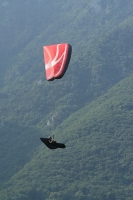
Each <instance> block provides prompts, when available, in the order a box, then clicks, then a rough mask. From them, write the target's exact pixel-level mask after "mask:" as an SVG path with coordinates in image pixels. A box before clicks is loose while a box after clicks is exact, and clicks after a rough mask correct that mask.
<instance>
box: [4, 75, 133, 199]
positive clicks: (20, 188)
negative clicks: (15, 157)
mask: <svg viewBox="0 0 133 200" xmlns="http://www.w3.org/2000/svg"><path fill="white" fill-rule="evenodd" d="M132 85H133V75H132V76H131V77H129V78H126V79H125V80H123V81H121V82H120V83H118V84H117V85H116V86H114V87H113V88H112V89H110V90H109V91H108V92H107V93H106V94H105V95H104V96H102V97H100V98H98V99H97V100H96V101H94V102H93V103H91V104H90V105H88V106H86V107H85V108H83V109H82V110H80V111H78V112H76V113H75V114H73V115H71V116H70V117H69V118H68V119H67V120H66V121H64V122H63V123H62V124H61V125H60V126H59V127H58V128H57V129H56V131H55V135H56V137H57V138H60V140H61V141H62V140H64V141H65V142H66V146H67V147H66V149H63V150H62V149H61V150H55V151H51V150H49V149H47V148H46V146H44V145H41V147H40V148H39V149H38V151H37V152H36V153H35V155H34V156H33V158H32V159H31V161H30V163H28V164H26V165H25V166H24V168H23V169H22V170H21V171H20V172H18V173H17V174H15V175H14V176H13V177H12V178H11V180H10V181H9V182H8V183H7V184H5V186H4V187H3V190H2V191H1V193H0V199H2V200H9V199H10V198H11V197H12V198H13V199H22V200H30V199H40V200H43V199H46V200H48V199H58V200H62V199H71V200H72V199H75V200H77V199H98V200H99V199H101V200H102V199H105V200H108V199H113V200H115V199H116V200H117V199H123V200H124V199H132V195H133V192H132V187H133V184H132V183H133V162H132V160H133V124H132V116H133V103H132V99H133V87H132ZM4 188H5V189H4Z"/></svg>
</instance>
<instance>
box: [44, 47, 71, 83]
mask: <svg viewBox="0 0 133 200" xmlns="http://www.w3.org/2000/svg"><path fill="white" fill-rule="evenodd" d="M71 51H72V47H71V45H70V44H67V43H63V44H55V45H50V46H44V47H43V53H44V64H45V71H46V78H47V80H49V81H51V80H54V79H60V78H62V77H63V75H64V74H65V72H66V70H67V67H68V64H69V61H70V57H71Z"/></svg>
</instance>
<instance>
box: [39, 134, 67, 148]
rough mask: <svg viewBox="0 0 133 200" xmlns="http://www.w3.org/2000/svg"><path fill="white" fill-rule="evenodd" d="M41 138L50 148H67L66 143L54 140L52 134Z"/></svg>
mask: <svg viewBox="0 0 133 200" xmlns="http://www.w3.org/2000/svg"><path fill="white" fill-rule="evenodd" d="M40 140H41V141H42V142H43V143H44V144H45V145H46V146H47V147H48V148H49V149H57V148H63V149H64V148H65V147H66V146H65V144H62V143H57V142H56V141H54V140H52V138H51V136H50V137H48V138H40Z"/></svg>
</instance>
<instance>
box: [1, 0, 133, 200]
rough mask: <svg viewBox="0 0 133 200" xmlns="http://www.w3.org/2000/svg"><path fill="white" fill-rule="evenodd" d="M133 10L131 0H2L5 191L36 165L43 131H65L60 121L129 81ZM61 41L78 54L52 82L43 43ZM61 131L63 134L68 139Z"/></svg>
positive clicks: (2, 155) (3, 164)
mask: <svg viewBox="0 0 133 200" xmlns="http://www.w3.org/2000/svg"><path fill="white" fill-rule="evenodd" d="M132 8H133V2H132V1H131V0H127V1H126V2H123V1H119V0H111V1H110V0H107V1H106V0H90V1H89V0H88V2H86V1H85V0H83V1H82V2H80V1H74V0H71V1H69V0H68V1H61V0H59V1H58V2H55V1H54V0H50V1H49V2H47V1H45V0H32V1H31V0H23V1H22V2H21V1H18V0H12V2H10V1H8V0H7V1H6V0H0V47H1V48H0V55H1V62H0V114H1V118H0V136H1V141H0V160H1V162H0V171H1V173H0V186H1V190H2V187H3V186H4V184H5V183H6V182H7V181H10V178H11V177H12V176H13V175H15V173H17V172H19V171H20V170H23V167H24V166H25V164H26V163H27V164H28V163H29V165H30V160H31V159H33V155H36V156H37V153H35V152H36V151H37V152H40V153H41V151H42V147H39V145H40V141H39V137H40V136H48V135H49V134H51V133H54V131H56V128H57V130H58V128H59V125H61V126H64V128H63V130H64V131H65V130H66V128H67V127H66V126H65V125H64V123H63V124H62V122H63V121H64V120H65V119H67V118H68V117H69V116H70V117H71V114H72V113H74V112H76V111H78V110H79V109H81V108H83V107H84V106H85V105H86V104H89V103H91V102H92V101H94V100H96V99H98V98H99V97H100V96H101V95H103V94H105V93H106V92H107V91H108V90H109V89H110V88H111V87H113V86H114V85H115V84H117V83H118V82H120V81H121V80H122V79H124V78H125V77H127V80H128V76H130V74H132V72H133V64H132V63H133V42H132V41H133V28H132V27H133V14H132ZM61 42H68V43H70V44H71V45H72V48H73V50H72V58H71V61H70V64H69V67H68V70H67V72H66V74H65V76H64V77H63V78H62V79H61V80H57V81H54V82H50V83H49V82H47V81H46V78H45V73H44V64H43V55H42V46H43V45H48V44H53V43H61ZM127 86H128V85H127ZM130 87H131V85H130ZM124 95H125V94H124V92H123V96H124ZM131 99H132V97H130V100H131ZM112 103H115V102H112ZM91 105H92V104H91ZM129 107H130V106H129ZM131 107H132V106H131ZM127 112H128V111H127ZM95 120H96V119H95ZM102 125H103V127H104V123H102ZM71 126H72V127H73V126H74V125H73V123H72V122H71ZM76 126H77V125H76ZM81 127H82V126H81ZM125 127H126V125H125ZM75 128H76V127H75ZM82 128H83V127H82ZM82 128H81V130H82ZM63 130H62V131H60V132H59V133H58V134H57V137H58V139H64V137H65V138H66V140H65V141H66V142H68V141H69V139H68V138H69V137H68V136H67V135H66V133H65V132H64V133H63ZM72 132H73V131H72V130H71V128H70V133H69V134H70V135H71V134H73V133H72ZM77 132H78V130H77ZM75 134H76V131H75ZM76 135H77V134H76ZM76 135H75V136H76ZM75 136H73V137H75ZM82 136H83V135H82V133H81V135H80V137H82ZM78 137H79V136H78ZM80 137H79V140H80ZM101 139H102V138H101ZM83 140H84V139H83ZM38 148H40V149H41V150H40V149H38ZM43 148H44V147H43ZM83 151H84V153H83V155H86V150H85V149H84V148H83ZM43 153H44V152H43ZM48 156H49V155H48ZM83 158H84V156H83ZM36 159H37V160H35V161H36V162H39V161H38V158H37V157H36ZM38 170H39V169H38ZM11 182H12V179H11ZM49 184H51V182H49ZM113 186H114V185H113ZM113 186H112V187H113ZM7 187H8V186H7ZM4 188H5V190H6V186H5V187H4ZM40 188H41V186H40ZM35 190H36V189H35ZM39 190H40V189H39ZM48 191H49V189H48ZM9 193H10V192H9ZM48 193H49V192H48ZM48 193H47V197H48ZM28 195H29V194H28ZM20 196H21V195H20ZM91 197H92V196H91ZM129 197H130V196H129ZM6 198H7V197H6ZM8 198H9V199H10V198H11V197H10V196H9V197H8ZM18 198H19V197H16V199H18ZM25 198H30V197H25ZM42 198H43V195H42ZM49 198H51V199H52V198H54V197H49ZM63 198H64V197H63ZM87 198H88V197H87ZM108 198H109V197H108ZM20 199H21V200H23V199H24V197H22V196H21V197H20ZM32 199H33V198H32ZM35 199H37V198H35ZM38 199H39V196H38ZM60 199H61V198H60ZM91 199H92V198H91ZM97 199H98V197H97ZM99 199H100V197H99ZM110 199H111V198H110Z"/></svg>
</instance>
